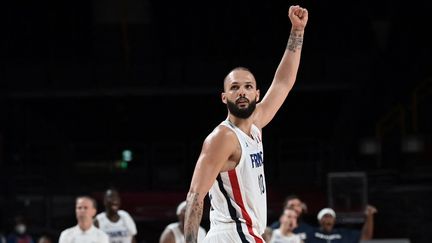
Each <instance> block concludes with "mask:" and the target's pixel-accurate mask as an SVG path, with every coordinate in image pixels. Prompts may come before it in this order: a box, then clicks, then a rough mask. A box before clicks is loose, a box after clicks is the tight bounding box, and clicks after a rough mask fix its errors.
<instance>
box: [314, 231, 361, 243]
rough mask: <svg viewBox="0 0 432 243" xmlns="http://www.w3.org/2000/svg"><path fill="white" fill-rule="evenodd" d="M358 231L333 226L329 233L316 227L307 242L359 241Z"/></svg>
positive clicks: (339, 242) (338, 242)
mask: <svg viewBox="0 0 432 243" xmlns="http://www.w3.org/2000/svg"><path fill="white" fill-rule="evenodd" d="M359 242H360V231H358V230H353V229H346V228H334V229H333V230H332V231H331V232H330V233H325V232H323V231H321V230H320V229H316V230H315V231H314V232H313V235H312V237H311V238H310V239H308V240H307V243H359Z"/></svg>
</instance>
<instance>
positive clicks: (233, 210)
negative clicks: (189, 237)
mask: <svg viewBox="0 0 432 243" xmlns="http://www.w3.org/2000/svg"><path fill="white" fill-rule="evenodd" d="M221 125H224V126H226V127H228V128H230V129H232V130H233V131H234V132H235V134H236V135H237V138H238V141H239V144H240V146H241V150H242V151H241V157H240V161H239V163H238V164H237V166H236V168H235V169H232V170H230V171H227V172H221V173H220V174H219V175H218V177H217V179H216V181H215V183H214V184H213V185H212V187H211V188H210V191H209V198H210V203H211V208H210V222H211V225H210V230H209V233H210V232H211V231H212V229H217V228H219V229H220V228H221V227H224V226H223V225H227V224H234V225H235V227H231V229H232V228H234V229H235V231H236V232H237V233H238V236H239V237H240V238H239V239H240V240H241V241H242V242H245V241H247V240H246V239H254V240H255V241H256V242H263V240H262V237H261V235H262V234H263V233H264V230H265V228H266V225H267V196H266V187H265V177H264V153H263V145H262V142H261V132H260V130H259V129H258V127H256V126H255V125H252V128H251V136H249V135H247V134H245V133H244V132H243V131H242V130H240V129H239V128H238V127H236V126H235V125H234V124H232V123H231V122H230V121H228V120H225V121H223V122H222V123H221ZM225 228H226V227H225ZM212 234H213V232H212Z"/></svg>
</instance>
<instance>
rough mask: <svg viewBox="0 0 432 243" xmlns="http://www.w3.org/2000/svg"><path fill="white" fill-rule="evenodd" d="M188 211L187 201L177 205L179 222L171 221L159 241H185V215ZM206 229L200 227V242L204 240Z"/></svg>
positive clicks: (161, 242) (176, 242)
mask: <svg viewBox="0 0 432 243" xmlns="http://www.w3.org/2000/svg"><path fill="white" fill-rule="evenodd" d="M185 212H186V201H183V202H181V203H180V204H179V205H178V206H177V210H176V214H177V218H178V222H174V223H171V224H169V225H167V226H166V227H165V230H164V231H163V232H162V234H161V236H160V239H159V243H184V242H185V237H184V216H185ZM206 233H207V232H206V230H205V229H204V228H203V227H201V226H200V227H199V231H198V243H200V242H202V241H203V240H204V237H205V235H206Z"/></svg>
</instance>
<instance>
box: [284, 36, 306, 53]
mask: <svg viewBox="0 0 432 243" xmlns="http://www.w3.org/2000/svg"><path fill="white" fill-rule="evenodd" d="M302 46H303V33H299V32H295V31H293V32H291V34H290V36H289V39H288V45H287V49H288V50H290V51H292V52H296V51H297V50H301V48H302Z"/></svg>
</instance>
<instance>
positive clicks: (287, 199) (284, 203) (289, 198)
mask: <svg viewBox="0 0 432 243" xmlns="http://www.w3.org/2000/svg"><path fill="white" fill-rule="evenodd" d="M293 199H298V200H300V201H302V200H301V198H300V197H299V196H298V195H297V194H291V195H288V196H287V197H285V200H284V202H283V208H285V207H286V206H287V204H288V202H289V201H291V200H293Z"/></svg>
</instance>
